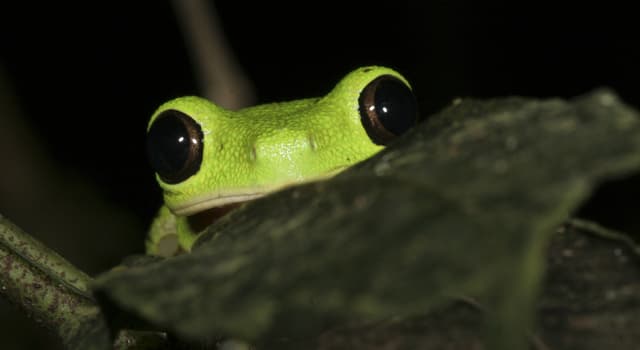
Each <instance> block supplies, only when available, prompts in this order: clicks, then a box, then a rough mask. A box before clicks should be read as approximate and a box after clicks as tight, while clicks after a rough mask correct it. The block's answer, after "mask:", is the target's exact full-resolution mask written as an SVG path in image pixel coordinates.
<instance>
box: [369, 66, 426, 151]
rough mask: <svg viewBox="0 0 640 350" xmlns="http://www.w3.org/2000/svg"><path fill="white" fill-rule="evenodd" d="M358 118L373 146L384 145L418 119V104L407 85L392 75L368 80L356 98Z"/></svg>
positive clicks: (414, 123)
mask: <svg viewBox="0 0 640 350" xmlns="http://www.w3.org/2000/svg"><path fill="white" fill-rule="evenodd" d="M358 103H359V111H360V119H361V121H362V126H363V127H364V129H365V131H366V132H367V135H369V138H370V139H371V141H373V143H375V144H377V145H387V144H388V143H389V142H391V141H392V140H393V139H395V138H396V137H398V136H400V135H402V134H404V133H405V132H406V131H407V130H409V129H411V128H412V127H413V126H414V125H416V123H417V122H418V106H417V103H416V99H415V97H414V96H413V92H411V89H410V88H409V86H407V84H405V83H404V82H403V81H402V80H400V79H398V78H396V77H394V76H392V75H382V76H380V77H378V78H376V79H374V80H373V81H371V82H370V83H369V84H368V85H367V86H366V87H365V88H364V89H363V90H362V92H361V93H360V98H359V99H358Z"/></svg>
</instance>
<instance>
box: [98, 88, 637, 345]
mask: <svg viewBox="0 0 640 350" xmlns="http://www.w3.org/2000/svg"><path fill="white" fill-rule="evenodd" d="M638 171H640V120H639V119H638V115H637V113H636V112H634V111H633V110H631V109H629V108H627V107H625V106H624V105H622V104H621V103H620V102H619V101H618V99H617V97H616V96H615V95H613V94H612V93H611V92H609V91H606V90H602V91H597V92H594V93H592V94H590V95H588V96H585V97H582V98H578V99H576V100H573V101H570V102H566V101H562V100H555V99H554V100H535V99H525V98H507V99H495V100H488V101H477V100H462V101H457V102H456V103H454V104H453V105H452V106H450V107H448V108H446V109H445V110H444V111H442V112H441V113H439V114H437V115H435V116H433V117H431V118H430V119H429V120H428V121H427V122H425V123H423V124H422V125H420V126H419V127H418V128H416V129H415V130H414V131H413V132H411V133H410V134H408V135H406V137H403V138H402V139H401V140H399V141H398V142H396V143H395V144H393V145H392V146H390V147H388V148H387V149H386V150H384V151H383V152H381V153H380V154H378V155H377V156H375V157H373V158H372V159H370V160H368V161H366V162H363V163H361V164H359V165H357V166H355V167H353V168H352V169H350V170H348V171H346V172H344V173H342V174H340V175H339V176H337V177H335V178H333V179H331V180H329V181H324V182H319V183H313V184H307V185H303V186H298V187H295V188H290V189H287V190H284V191H281V192H278V193H276V194H274V195H271V196H268V197H265V198H262V199H260V200H257V201H255V202H253V203H250V204H248V205H246V206H244V207H243V208H241V209H239V210H237V211H236V212H234V213H232V215H230V216H228V217H227V218H225V219H223V220H221V221H219V222H217V223H216V224H214V225H212V226H211V227H210V228H209V230H208V233H207V234H206V235H205V236H203V237H202V239H201V240H200V241H199V242H198V244H197V246H196V248H195V249H194V251H193V252H192V253H191V254H186V255H182V256H178V257H175V258H171V259H167V260H165V261H161V262H155V263H151V264H148V265H143V266H136V267H132V268H130V269H128V270H125V271H115V272H111V273H108V274H105V275H103V276H101V277H100V278H99V279H98V280H97V282H96V284H95V289H96V291H97V293H98V294H99V295H100V296H101V299H102V300H103V305H106V307H108V308H110V309H112V308H114V307H115V310H116V311H115V312H116V313H117V311H118V310H119V311H122V312H127V315H131V314H133V315H135V317H137V318H140V319H141V320H143V321H145V322H149V323H150V324H152V325H156V326H158V327H161V328H163V329H167V330H168V331H170V332H172V333H174V334H176V335H177V336H178V337H180V338H184V339H188V340H192V341H204V340H207V339H211V338H212V337H214V336H217V335H223V336H231V337H238V338H244V339H249V340H251V341H253V342H255V343H257V344H263V345H264V344H273V343H274V342H277V341H279V342H280V343H279V347H280V348H282V347H286V344H287V341H289V343H291V344H293V343H296V342H299V341H300V339H311V338H309V337H310V336H313V335H316V334H318V333H319V332H320V330H322V329H323V328H325V327H327V326H333V325H340V324H348V323H353V322H367V321H375V320H381V319H385V318H389V317H412V316H418V315H420V314H424V313H427V312H429V311H430V310H434V309H438V310H441V308H443V307H447V305H451V304H452V303H453V302H454V301H455V300H457V297H460V296H464V297H473V298H475V299H476V300H478V301H479V302H481V303H482V304H483V305H484V306H485V307H486V308H487V309H488V310H492V312H491V313H489V314H488V316H487V317H486V320H487V321H486V327H487V328H486V329H487V330H488V333H487V334H488V338H486V339H487V341H488V344H489V346H490V348H502V349H516V348H521V347H522V346H523V345H524V344H525V343H524V342H525V341H526V334H527V330H528V329H529V327H530V326H531V324H532V314H533V307H534V300H535V297H536V296H537V293H538V291H539V287H540V281H541V277H542V271H543V269H544V261H545V254H544V248H545V247H546V245H547V243H548V241H549V237H550V236H551V234H552V233H553V232H554V229H555V227H557V226H558V225H559V224H560V223H562V222H563V221H564V220H565V219H566V218H567V217H568V216H569V215H570V214H571V212H572V211H573V210H575V209H576V208H577V207H578V206H579V205H580V204H581V203H582V202H583V201H584V200H585V198H587V197H588V196H589V194H590V193H591V191H592V190H593V189H594V187H595V186H596V185H597V184H598V182H599V181H601V180H603V179H608V178H612V177H619V176H622V175H625V174H627V173H630V172H638ZM112 324H113V325H114V326H115V327H119V326H120V325H119V324H118V323H117V322H116V323H112ZM283 337H284V338H286V339H287V341H282V339H283Z"/></svg>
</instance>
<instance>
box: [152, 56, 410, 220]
mask: <svg viewBox="0 0 640 350" xmlns="http://www.w3.org/2000/svg"><path fill="white" fill-rule="evenodd" d="M416 122H417V108H416V102H415V99H414V96H413V94H412V92H411V88H410V87H409V83H408V82H407V81H406V80H405V79H404V78H403V77H402V76H401V75H400V74H398V73H397V72H395V71H393V70H391V69H388V68H384V67H364V68H360V69H357V70H355V71H353V72H351V73H349V74H348V75H347V76H346V77H344V78H343V79H342V80H341V81H340V82H339V83H338V84H337V85H336V87H335V88H334V89H333V90H332V91H331V92H330V93H329V94H327V95H326V96H325V97H322V98H315V99H305V100H298V101H291V102H285V103H272V104H267V105H261V106H257V107H251V108H247V109H243V110H240V111H229V110H225V109H223V108H221V107H218V106H216V105H215V104H213V103H211V102H209V101H207V100H205V99H202V98H198V97H182V98H178V99H175V100H172V101H169V102H167V103H165V104H163V105H162V106H160V108H158V110H157V111H156V112H155V113H154V114H153V116H152V117H151V120H150V122H149V126H148V138H147V146H148V153H149V157H150V160H151V164H152V166H153V168H154V170H155V171H156V178H157V180H158V183H159V184H160V186H161V187H162V189H163V191H164V200H165V204H166V205H167V206H168V207H169V209H170V210H171V211H172V212H173V213H174V214H176V215H178V216H190V215H194V214H196V213H200V212H202V211H206V210H209V209H212V208H220V207H224V206H229V205H233V204H236V203H240V202H245V201H247V200H251V199H254V198H257V197H260V196H263V195H264V194H266V193H269V192H272V191H274V190H276V189H279V188H282V187H285V186H287V185H291V184H295V183H301V182H305V181H312V180H316V179H320V178H323V177H327V176H330V175H332V174H335V173H337V172H339V171H340V170H342V169H344V168H346V167H348V166H350V165H353V164H354V163H357V162H359V161H362V160H364V159H366V158H368V157H370V156H372V155H373V154H375V153H376V152H378V151H379V150H381V149H382V148H383V147H384V146H385V145H386V144H388V143H389V142H391V141H392V140H393V139H394V138H396V137H398V136H399V135H401V134H403V133H404V132H405V131H407V130H408V129H410V128H411V127H412V126H413V125H415V124H416Z"/></svg>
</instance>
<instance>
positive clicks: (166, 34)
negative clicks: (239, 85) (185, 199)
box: [0, 0, 640, 347]
mask: <svg viewBox="0 0 640 350" xmlns="http://www.w3.org/2000/svg"><path fill="white" fill-rule="evenodd" d="M16 3H17V2H16ZM625 6H626V7H625ZM216 8H217V9H218V11H219V16H220V18H221V20H222V24H223V27H224V30H225V33H226V35H227V39H228V41H229V43H230V44H231V46H232V48H233V49H234V52H235V55H236V57H237V58H238V60H239V62H240V65H241V66H242V67H243V68H244V69H245V70H246V72H247V73H248V76H249V78H250V79H251V80H252V81H253V83H254V84H255V88H256V93H257V98H258V101H259V102H270V101H281V100H289V99H297V98H303V97H312V96H318V95H322V94H324V93H326V92H328V91H329V90H330V89H331V87H332V86H333V85H334V84H335V83H336V82H337V81H338V80H339V79H340V77H341V76H342V75H344V74H345V73H347V72H348V71H350V70H351V69H353V68H356V67H358V66H362V65H368V64H381V65H388V66H391V67H394V68H396V69H397V70H399V71H400V72H401V73H403V75H405V76H406V77H407V78H408V79H409V80H410V81H411V82H412V84H413V85H414V90H415V91H416V93H417V95H418V99H419V101H420V104H421V110H422V113H423V114H425V115H428V114H430V113H433V112H436V111H437V110H439V109H441V108H443V107H444V106H446V105H447V104H448V103H450V101H451V100H452V99H454V98H456V97H460V96H462V97H466V96H472V97H481V98H483V97H497V96H507V95H526V96H535V97H551V96H559V97H563V98H570V97H572V96H576V95H579V94H582V93H585V92H588V91H590V90H592V89H594V88H596V87H599V86H609V87H611V88H613V89H614V90H615V91H616V92H617V93H618V94H619V95H620V96H621V97H622V98H623V100H625V101H626V102H627V103H629V104H630V105H632V106H635V107H640V95H639V94H638V89H637V87H636V86H637V83H638V80H639V78H640V68H638V65H639V63H640V50H639V49H638V34H637V32H638V31H637V25H636V24H635V23H634V20H635V17H636V16H634V13H636V12H635V11H632V9H631V5H623V4H622V2H620V3H616V2H611V1H609V2H594V3H593V4H591V3H590V2H580V3H575V4H571V3H567V2H551V1H528V2H517V1H511V2H507V1H505V2H497V1H489V2H488V1H471V0H467V1H457V2H455V1H444V0H443V1H389V2H387V3H386V4H382V3H377V2H374V1H368V2H347V1H343V2H337V3H326V2H325V3H323V2H303V1H299V2H295V3H286V4H274V3H273V2H270V1H259V2H244V1H218V2H217V3H216ZM0 70H1V71H3V73H4V76H5V79H7V80H8V83H9V85H8V86H5V88H4V91H0V93H3V94H12V95H13V96H14V97H15V100H14V101H16V102H17V105H18V107H19V110H20V112H21V114H22V116H23V118H24V119H23V120H24V122H25V123H26V125H27V126H28V130H29V133H30V134H31V135H32V136H31V137H33V138H34V140H36V143H37V147H39V149H41V150H43V152H44V154H45V157H46V159H47V161H49V162H51V163H52V164H54V165H55V166H56V167H59V168H61V169H63V174H72V175H68V176H72V178H73V181H72V182H74V183H75V182H82V183H84V184H86V186H88V187H89V188H90V189H91V193H93V195H95V196H97V197H99V198H101V201H103V202H104V203H106V204H107V205H108V206H110V207H111V208H117V209H115V210H116V211H117V212H118V214H117V215H125V216H126V219H123V220H124V221H126V222H127V227H130V228H131V229H130V231H128V232H132V233H131V234H130V235H133V237H131V236H129V237H128V239H120V238H118V239H113V241H112V242H113V244H114V245H115V248H114V247H110V248H106V246H107V245H106V243H105V237H104V233H102V234H100V235H98V234H96V236H92V235H94V234H95V232H86V233H84V236H83V237H81V238H77V237H76V238H73V237H71V238H68V237H61V236H60V237H50V236H47V234H46V231H47V230H46V229H42V228H41V229H35V228H34V229H31V230H30V229H29V226H30V222H31V221H35V220H40V219H38V218H39V214H40V213H41V210H39V209H38V203H33V207H32V210H33V214H29V215H26V216H25V215H24V214H22V215H20V214H15V215H13V216H12V215H10V214H11V213H12V210H13V209H14V208H12V206H11V203H8V204H7V203H3V206H2V207H0V213H3V214H5V215H7V216H8V217H9V218H10V219H12V220H14V221H16V222H17V223H18V224H19V225H20V226H22V227H23V228H25V229H26V230H27V231H30V233H33V234H34V235H36V236H38V237H39V238H41V239H43V240H44V241H45V242H46V243H47V244H49V245H52V246H54V248H56V250H59V251H61V253H62V255H64V256H69V257H70V260H71V261H72V262H73V263H75V264H77V265H78V266H80V267H81V268H83V269H85V270H86V271H88V272H89V273H91V274H95V273H97V272H100V271H104V270H105V269H107V268H108V267H110V266H113V265H114V264H116V263H117V261H119V259H120V258H122V257H124V256H125V255H128V254H131V253H136V252H137V253H140V252H142V250H143V245H142V242H143V241H144V236H145V230H146V227H147V225H148V224H149V222H150V221H151V219H152V217H153V215H154V213H155V210H157V208H158V207H159V205H160V203H161V197H160V192H159V190H158V189H157V187H156V184H155V180H154V178H153V173H152V171H151V169H150V168H149V166H148V164H147V161H146V157H145V149H144V138H145V127H146V123H147V120H148V118H149V116H150V115H151V113H152V112H153V111H154V109H155V108H156V107H157V106H158V105H159V104H161V103H162V102H163V101H166V100H168V99H170V98H173V97H177V96H181V95H186V94H198V93H199V91H198V86H197V81H196V79H195V73H194V71H193V69H192V65H191V62H190V58H189V56H188V52H187V51H186V47H185V44H184V41H183V37H182V33H181V32H180V31H179V27H178V25H177V21H176V18H175V15H174V12H173V8H172V7H171V4H170V3H169V2H166V1H149V2H136V1H131V2H102V3H94V2H86V3H83V4H60V3H58V2H56V3H55V4H45V3H40V4H37V5H36V4H24V5H16V4H15V3H14V4H3V5H1V6H0ZM4 117H5V116H3V115H0V127H2V124H1V123H2V121H3V119H2V118H4ZM594 146H596V147H597V145H594ZM5 147H7V146H5ZM9 147H10V146H9ZM6 151H7V150H5V154H6V153H7V152H6ZM0 154H1V153H0ZM5 167H7V168H9V167H12V160H11V159H0V169H1V168H5ZM7 168H5V169H7ZM4 174H5V173H4V172H0V176H5V175H4ZM627 185H628V187H627V188H635V189H636V191H637V188H638V181H631V182H630V183H629V184H627ZM73 193H75V192H73ZM636 193H637V192H636ZM0 195H1V194H0ZM614 195H617V194H615V193H614ZM609 196H612V195H611V194H609ZM64 197H65V198H64V200H66V201H70V202H75V203H77V202H80V203H82V202H83V201H84V199H83V198H82V197H81V196H80V195H77V196H75V195H73V194H69V195H68V196H64ZM619 204H620V205H621V206H622V205H623V204H624V203H619ZM601 209H602V208H597V207H594V208H588V211H589V212H590V213H591V214H593V215H594V216H598V215H600V216H601V217H602V218H603V220H605V221H606V217H607V213H603V212H602V210H601ZM122 213H126V214H122ZM114 215H116V214H114ZM18 217H19V218H20V219H18ZM114 217H115V216H114ZM117 217H120V216H117ZM81 220H84V219H80V218H78V217H75V216H74V215H68V216H65V217H64V218H63V219H60V218H58V219H57V220H56V223H57V224H62V226H63V227H64V225H68V226H69V227H71V226H74V225H76V223H77V222H78V221H81ZM86 220H88V221H90V219H86ZM95 225H101V223H100V222H96V223H95ZM34 231H35V232H34ZM113 237H119V236H118V235H117V234H115V233H114V236H113ZM61 240H62V241H65V242H66V243H67V244H62V243H60V241H61ZM106 241H108V239H107V240H106ZM75 251H79V252H80V253H75ZM101 252H102V253H103V254H102V255H101ZM83 254H84V255H83ZM88 256H94V257H96V256H97V257H98V258H96V259H94V260H95V261H91V260H90V259H88ZM0 306H2V305H0ZM0 315H2V317H0V321H2V320H3V319H4V320H5V321H6V320H7V319H8V320H12V321H11V322H12V323H14V322H15V323H19V324H27V325H29V324H30V321H24V320H22V319H20V317H19V315H18V314H17V313H12V312H11V309H7V308H5V307H0ZM14 318H15V319H17V321H13V320H14ZM0 327H3V328H2V329H3V332H2V337H3V338H5V336H8V334H9V332H5V331H4V330H6V329H7V328H5V326H4V325H2V324H0ZM25 332H28V331H25ZM11 333H13V334H14V337H16V338H22V340H15V339H13V340H11V339H10V340H7V339H0V344H3V343H4V344H7V342H8V344H10V346H14V347H21V346H23V347H29V346H35V347H38V346H39V345H42V344H40V343H38V341H40V340H39V339H41V338H29V339H27V338H28V336H26V335H25V334H27V333H20V332H11ZM0 347H2V346H0Z"/></svg>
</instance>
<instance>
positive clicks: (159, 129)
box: [147, 109, 203, 184]
mask: <svg viewBox="0 0 640 350" xmlns="http://www.w3.org/2000/svg"><path fill="white" fill-rule="evenodd" d="M202 139H203V137H202V129H201V128H200V125H199V124H198V123H196V121H195V120H193V119H191V117H189V116H188V115H186V114H184V113H182V112H179V111H176V110H173V109H170V110H167V111H164V112H162V113H161V114H160V115H158V117H157V118H156V119H155V120H154V121H153V124H152V125H151V128H149V132H148V134H147V154H148V156H149V160H150V162H151V166H152V167H153V169H154V170H155V171H156V173H158V175H159V176H160V178H161V179H162V181H164V182H166V183H169V184H176V183H179V182H182V181H184V180H186V179H188V178H189V177H190V176H191V175H193V174H195V173H196V172H198V170H199V169H200V164H201V163H202V145H203V144H202V142H203V140H202Z"/></svg>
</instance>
